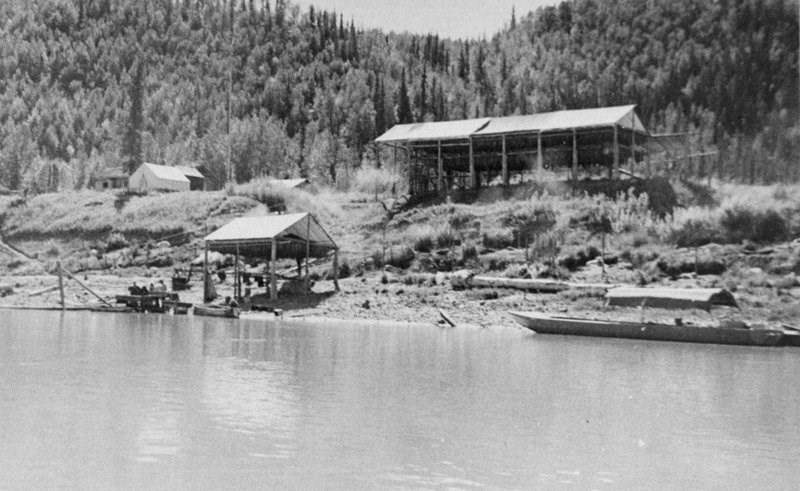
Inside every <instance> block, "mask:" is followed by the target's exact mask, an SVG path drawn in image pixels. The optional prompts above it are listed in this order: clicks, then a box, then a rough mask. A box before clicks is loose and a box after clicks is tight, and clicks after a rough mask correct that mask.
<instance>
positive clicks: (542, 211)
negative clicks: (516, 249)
mask: <svg viewBox="0 0 800 491" xmlns="http://www.w3.org/2000/svg"><path fill="white" fill-rule="evenodd" d="M500 223H501V224H502V225H503V227H506V228H509V229H511V231H512V234H513V235H514V241H515V242H516V243H517V245H518V246H520V247H521V246H523V245H525V244H527V243H528V241H529V240H530V239H531V238H532V237H533V235H534V234H539V233H543V232H547V231H549V230H550V229H552V228H553V227H554V226H555V225H556V214H555V212H554V211H553V209H552V208H551V207H550V206H549V205H547V204H545V203H542V202H541V201H531V202H527V203H525V204H523V205H522V206H513V207H512V208H510V209H509V210H507V212H506V214H505V216H503V217H501V220H500Z"/></svg>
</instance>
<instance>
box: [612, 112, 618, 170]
mask: <svg viewBox="0 0 800 491" xmlns="http://www.w3.org/2000/svg"><path fill="white" fill-rule="evenodd" d="M611 178H612V179H619V129H618V128H617V125H614V167H613V168H612V170H611Z"/></svg>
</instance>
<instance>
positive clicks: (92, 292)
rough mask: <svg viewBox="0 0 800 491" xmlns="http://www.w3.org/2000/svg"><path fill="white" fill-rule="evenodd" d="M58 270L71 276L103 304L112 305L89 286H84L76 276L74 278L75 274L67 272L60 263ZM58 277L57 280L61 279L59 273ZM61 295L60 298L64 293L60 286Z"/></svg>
mask: <svg viewBox="0 0 800 491" xmlns="http://www.w3.org/2000/svg"><path fill="white" fill-rule="evenodd" d="M59 271H61V272H63V273H64V274H65V275H67V276H68V277H69V278H72V279H73V280H75V282H76V283H77V284H79V285H80V286H81V287H83V289H84V290H86V291H87V292H89V293H91V294H92V295H94V296H95V297H97V299H98V300H100V301H101V302H103V303H104V304H106V305H108V306H109V307H113V305H111V304H110V303H109V302H108V300H106V299H105V298H103V297H101V296H100V295H98V294H97V293H96V292H95V291H94V290H92V289H91V288H89V287H88V286H86V285H85V284H84V283H83V282H82V281H81V280H79V279H78V278H76V277H75V275H73V274H72V273H70V272H69V271H67V270H66V269H64V268H62V267H61V266H60V265H59ZM58 277H59V280H60V279H61V275H60V274H59V275H58ZM59 283H61V282H60V281H59ZM61 295H62V298H63V295H64V289H63V286H62V287H61ZM62 304H63V300H62Z"/></svg>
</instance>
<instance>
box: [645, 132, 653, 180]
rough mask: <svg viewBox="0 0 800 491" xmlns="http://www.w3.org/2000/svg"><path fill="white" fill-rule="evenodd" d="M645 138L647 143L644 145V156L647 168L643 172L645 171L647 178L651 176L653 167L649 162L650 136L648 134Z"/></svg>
mask: <svg viewBox="0 0 800 491" xmlns="http://www.w3.org/2000/svg"><path fill="white" fill-rule="evenodd" d="M647 139H648V145H645V151H646V152H647V155H646V156H645V162H646V166H647V170H646V171H645V172H647V178H648V179H649V178H650V177H652V176H653V167H652V164H651V162H650V145H649V139H650V137H649V136H648V137H647Z"/></svg>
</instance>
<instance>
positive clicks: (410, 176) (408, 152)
mask: <svg viewBox="0 0 800 491" xmlns="http://www.w3.org/2000/svg"><path fill="white" fill-rule="evenodd" d="M406 172H408V190H409V193H410V194H416V193H417V190H416V188H415V187H414V170H413V168H412V166H411V144H410V143H406Z"/></svg>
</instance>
